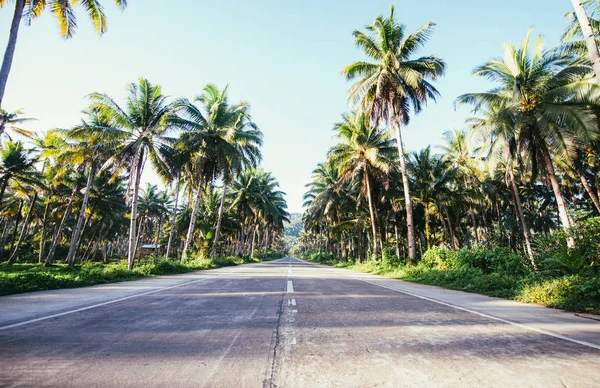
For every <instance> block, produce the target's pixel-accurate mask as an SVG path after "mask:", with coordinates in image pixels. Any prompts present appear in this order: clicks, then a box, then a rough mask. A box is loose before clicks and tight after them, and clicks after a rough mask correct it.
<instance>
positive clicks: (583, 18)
mask: <svg viewBox="0 0 600 388" xmlns="http://www.w3.org/2000/svg"><path fill="white" fill-rule="evenodd" d="M571 3H573V8H574V9H575V14H576V15H577V20H578V21H579V25H580V26H581V32H582V33H583V37H584V39H585V44H586V46H587V49H588V54H589V55H590V60H591V61H592V67H593V68H594V73H596V80H597V81H598V83H600V52H598V44H597V43H596V36H595V35H594V31H593V30H592V26H591V24H590V20H589V18H588V16H587V14H586V12H585V8H584V7H583V1H582V0H571Z"/></svg>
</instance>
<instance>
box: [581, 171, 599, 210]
mask: <svg viewBox="0 0 600 388" xmlns="http://www.w3.org/2000/svg"><path fill="white" fill-rule="evenodd" d="M578 174H579V180H581V184H582V185H583V187H585V191H587V193H588V195H589V196H590V198H591V199H592V202H593V203H594V206H596V210H598V212H600V201H598V197H597V196H596V194H595V193H594V191H593V190H592V187H591V186H590V184H589V183H588V181H587V179H586V177H585V176H584V175H583V174H582V173H581V172H578Z"/></svg>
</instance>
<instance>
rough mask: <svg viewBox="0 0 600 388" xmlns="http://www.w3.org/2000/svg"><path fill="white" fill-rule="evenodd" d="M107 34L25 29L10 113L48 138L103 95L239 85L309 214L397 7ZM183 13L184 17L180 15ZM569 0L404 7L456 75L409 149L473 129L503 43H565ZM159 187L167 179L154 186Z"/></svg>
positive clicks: (292, 7) (195, 21) (156, 9)
mask: <svg viewBox="0 0 600 388" xmlns="http://www.w3.org/2000/svg"><path fill="white" fill-rule="evenodd" d="M102 2H103V3H104V4H105V8H106V13H107V16H108V32H107V33H106V34H105V35H104V36H103V37H101V38H100V37H98V36H97V35H95V33H94V31H93V28H92V26H91V24H90V23H89V22H88V21H87V20H86V19H85V17H86V15H85V12H83V11H82V10H80V11H79V12H78V17H79V23H78V24H79V28H78V30H77V33H76V35H75V37H74V38H73V39H71V40H64V39H62V38H60V36H59V34H58V28H57V26H56V24H55V22H54V20H53V19H52V17H51V15H50V14H49V13H47V14H45V15H44V16H43V17H41V18H40V19H37V20H34V21H33V23H32V24H31V26H26V25H23V26H22V27H21V33H20V37H19V41H18V43H17V51H16V54H15V59H14V62H13V70H12V73H11V75H10V78H9V82H8V86H7V91H6V94H5V97H4V102H3V107H4V108H5V109H8V110H16V109H24V110H25V111H26V114H27V116H28V117H35V118H37V119H38V121H36V122H34V123H32V124H30V128H31V129H34V130H38V131H43V130H46V129H49V128H57V127H61V128H66V127H70V126H72V125H74V124H77V123H78V122H79V119H80V111H81V110H82V109H84V108H85V107H86V105H87V102H86V100H85V96H86V95H87V94H88V93H90V92H92V91H98V92H104V93H107V94H109V95H110V96H113V97H114V98H115V99H116V100H117V101H119V102H122V101H123V97H124V88H125V86H126V84H127V83H129V82H132V81H135V80H137V79H138V78H139V77H146V78H148V79H149V80H150V81H151V82H152V83H154V84H160V85H162V87H163V91H164V93H165V94H167V95H169V96H173V97H179V96H187V97H190V98H192V97H195V96H196V95H198V94H199V93H200V92H201V90H202V88H203V86H204V85H206V84H207V83H214V84H216V85H217V86H219V87H224V86H225V85H226V84H229V87H230V96H231V101H232V102H236V101H240V100H244V101H248V102H249V103H250V104H251V107H252V110H251V113H252V115H253V119H254V121H255V122H256V123H257V124H258V125H259V126H260V128H261V129H262V131H263V132H264V135H265V146H264V149H263V154H264V161H263V167H264V168H265V169H266V170H268V171H272V172H273V173H274V174H275V176H276V177H277V178H278V179H279V180H280V182H281V187H282V189H283V190H284V191H285V192H286V193H287V194H288V203H289V207H290V210H291V211H294V212H298V211H301V207H302V200H301V198H302V194H303V193H304V190H305V189H304V185H305V184H306V183H307V181H308V180H309V178H310V175H311V171H312V170H313V169H314V167H315V165H316V164H317V163H318V162H320V161H322V160H324V158H325V153H326V151H327V149H328V148H329V147H330V146H331V145H332V144H333V143H334V139H333V132H332V131H331V127H332V124H333V123H334V122H335V121H336V120H338V118H339V117H340V115H341V114H342V113H343V112H344V111H346V110H348V104H347V89H348V86H349V85H348V84H347V83H346V81H345V80H344V79H343V77H342V76H340V70H341V69H342V68H343V67H344V66H345V65H347V64H348V63H350V62H353V61H355V60H358V59H361V54H360V51H359V50H358V49H356V48H355V46H354V43H353V39H352V31H353V30H355V29H362V28H363V27H364V26H365V25H367V24H369V23H371V22H372V21H373V19H375V17H376V16H377V15H378V14H380V13H388V12H389V7H390V5H391V3H392V2H391V1H389V0H361V1H358V0H344V1H342V0H329V1H325V0H304V1H281V0H256V1H242V0H214V1H209V0H179V1H176V2H166V1H158V0H129V7H128V8H127V9H126V10H125V11H124V12H120V11H118V10H117V9H116V7H115V6H114V5H113V4H112V1H111V0H103V1H102ZM171 4H177V6H174V5H171ZM570 6H571V3H570V2H569V1H568V0H503V1H492V0H454V1H449V0H423V1H409V0H397V1H396V14H397V18H398V20H399V21H401V22H402V23H404V24H406V25H407V27H408V29H409V30H410V31H413V30H415V29H416V28H418V27H420V26H421V25H423V24H425V23H426V22H428V21H430V20H433V21H435V22H437V23H438V26H437V30H436V32H435V34H434V36H433V39H432V40H431V42H430V43H429V44H428V45H427V46H426V47H425V49H423V50H422V51H421V52H420V54H422V55H429V54H436V55H438V56H441V57H442V58H443V59H444V60H445V61H446V62H447V63H448V71H447V74H446V76H445V77H444V78H443V79H441V80H440V81H438V82H437V83H436V85H437V87H438V89H439V90H440V92H441V94H442V97H441V98H440V99H439V100H438V102H437V104H430V105H429V106H428V107H427V108H426V109H425V110H424V111H423V112H422V113H421V114H420V115H419V116H417V117H415V118H413V120H412V122H411V124H410V125H409V126H408V127H407V128H405V129H404V133H405V135H404V141H405V143H406V147H407V148H408V149H409V150H418V149H420V148H423V147H425V146H427V145H428V144H433V145H436V144H439V142H440V137H441V134H442V133H443V132H444V131H446V130H448V129H452V128H460V127H461V126H462V124H463V121H464V118H465V117H466V116H467V115H468V113H469V112H468V110H467V109H464V110H463V109H461V110H459V111H458V112H455V111H454V109H453V101H454V99H455V98H456V97H457V96H458V95H460V94H462V93H465V92H473V91H480V90H484V89H486V88H487V87H488V86H489V85H487V84H486V82H485V81H483V80H478V79H475V78H473V77H472V76H471V75H470V74H471V70H472V69H473V68H474V67H475V66H476V65H478V64H481V63H482V62H484V61H486V60H488V59H491V58H493V57H498V56H501V54H502V43H503V42H504V41H512V42H515V43H519V42H520V41H521V40H522V39H523V37H524V36H525V34H526V32H527V29H528V28H530V27H532V28H534V32H535V33H536V34H543V35H544V36H545V37H546V42H547V45H548V46H553V45H556V44H558V41H559V36H560V34H561V33H562V32H563V30H564V28H565V25H566V22H565V20H564V15H565V13H567V12H568V11H570ZM12 13H13V4H12V3H11V2H9V3H8V7H7V6H5V8H2V9H0V41H1V42H2V43H1V44H2V47H4V44H5V43H4V42H5V41H6V39H7V37H8V30H9V25H10V19H11V17H12ZM145 178H146V179H148V180H156V181H157V182H158V180H157V178H156V177H155V176H154V175H153V174H145Z"/></svg>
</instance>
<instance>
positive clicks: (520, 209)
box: [509, 166, 537, 271]
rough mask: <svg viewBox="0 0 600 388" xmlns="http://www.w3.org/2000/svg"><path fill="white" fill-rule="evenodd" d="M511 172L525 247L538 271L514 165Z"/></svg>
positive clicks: (534, 268) (510, 169)
mask: <svg viewBox="0 0 600 388" xmlns="http://www.w3.org/2000/svg"><path fill="white" fill-rule="evenodd" d="M509 174H510V186H511V187H512V191H513V196H514V198H515V204H516V208H517V216H518V217H519V221H520V222H521V228H523V237H524V238H525V248H526V249H527V256H528V257H529V261H530V262H531V266H532V267H533V270H534V271H537V265H536V264H535V258H534V256H533V249H531V235H530V234H529V228H528V227H527V222H525V215H524V214H523V206H522V204H521V196H520V195H519V189H518V188H517V182H516V181H515V175H514V174H513V171H512V166H509Z"/></svg>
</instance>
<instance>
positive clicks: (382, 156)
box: [330, 114, 396, 255]
mask: <svg viewBox="0 0 600 388" xmlns="http://www.w3.org/2000/svg"><path fill="white" fill-rule="evenodd" d="M334 129H335V130H337V131H338V137H339V138H340V139H341V143H340V144H338V145H337V146H335V147H334V148H333V149H332V150H330V157H331V158H332V160H333V161H334V163H336V164H337V166H338V169H339V170H340V182H342V183H344V182H346V181H348V180H352V181H355V182H357V184H358V185H359V186H361V187H362V192H363V193H364V195H365V196H366V198H367V202H368V206H369V214H370V219H371V230H372V233H373V254H374V255H377V250H378V249H377V247H378V245H377V223H376V209H375V204H374V201H373V190H372V188H371V185H372V182H373V181H374V180H377V179H385V177H386V176H388V175H389V174H390V171H391V170H392V169H393V168H394V165H395V162H396V157H395V148H394V141H393V140H392V139H390V136H389V133H388V132H387V131H384V130H379V129H378V128H376V127H375V126H373V125H370V121H369V119H368V118H367V116H366V115H364V114H350V115H344V116H342V122H340V123H337V124H335V126H334Z"/></svg>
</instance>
